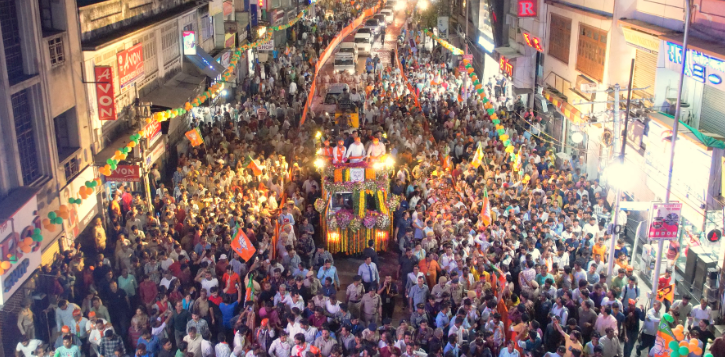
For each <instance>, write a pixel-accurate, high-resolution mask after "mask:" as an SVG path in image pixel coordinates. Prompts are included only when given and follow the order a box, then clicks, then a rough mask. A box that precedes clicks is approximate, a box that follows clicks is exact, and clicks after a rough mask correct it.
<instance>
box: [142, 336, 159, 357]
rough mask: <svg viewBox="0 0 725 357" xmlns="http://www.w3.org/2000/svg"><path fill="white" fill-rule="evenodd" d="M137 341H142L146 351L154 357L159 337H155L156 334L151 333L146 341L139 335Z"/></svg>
mask: <svg viewBox="0 0 725 357" xmlns="http://www.w3.org/2000/svg"><path fill="white" fill-rule="evenodd" d="M138 343H143V344H145V345H146V352H147V353H148V354H149V355H150V356H151V357H154V356H156V355H157V354H158V353H159V347H160V346H159V339H158V338H156V336H154V335H151V338H150V339H149V340H148V341H146V340H145V339H144V338H143V337H139V338H138Z"/></svg>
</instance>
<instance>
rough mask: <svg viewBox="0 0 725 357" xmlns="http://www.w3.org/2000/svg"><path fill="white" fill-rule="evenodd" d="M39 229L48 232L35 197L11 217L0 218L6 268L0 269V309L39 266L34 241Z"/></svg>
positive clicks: (0, 254)
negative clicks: (36, 231)
mask: <svg viewBox="0 0 725 357" xmlns="http://www.w3.org/2000/svg"><path fill="white" fill-rule="evenodd" d="M36 228H41V229H43V230H45V229H44V228H42V225H41V219H40V216H39V215H38V198H37V196H35V195H33V196H32V197H31V198H30V199H29V200H28V202H26V203H25V204H24V205H23V206H22V207H20V209H18V210H17V211H15V213H13V214H12V215H10V216H2V217H0V257H2V259H0V261H2V262H3V264H2V266H1V267H0V268H4V269H0V270H1V271H0V286H2V294H0V305H4V304H5V302H6V301H8V299H10V297H11V296H13V294H14V293H15V291H17V290H18V288H19V287H20V286H21V285H22V284H23V282H25V280H27V279H28V278H29V277H30V275H31V274H33V271H35V269H37V268H38V266H40V261H41V255H42V254H41V249H40V242H35V241H33V240H32V238H31V237H32V235H33V231H34V230H35V229H36ZM26 238H27V239H29V241H28V240H26Z"/></svg>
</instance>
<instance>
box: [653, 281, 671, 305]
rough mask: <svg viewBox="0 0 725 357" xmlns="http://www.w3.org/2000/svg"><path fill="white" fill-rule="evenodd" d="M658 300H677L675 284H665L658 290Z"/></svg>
mask: <svg viewBox="0 0 725 357" xmlns="http://www.w3.org/2000/svg"><path fill="white" fill-rule="evenodd" d="M657 300H658V301H664V300H668V301H670V302H674V301H675V284H670V285H667V286H665V287H664V288H662V289H658V290H657Z"/></svg>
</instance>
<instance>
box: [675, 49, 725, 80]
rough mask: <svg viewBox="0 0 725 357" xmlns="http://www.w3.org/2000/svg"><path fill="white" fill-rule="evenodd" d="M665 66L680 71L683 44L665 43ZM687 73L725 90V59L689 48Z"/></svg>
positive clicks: (695, 78)
mask: <svg viewBox="0 0 725 357" xmlns="http://www.w3.org/2000/svg"><path fill="white" fill-rule="evenodd" d="M665 50H666V51H667V55H666V56H665V68H667V69H669V70H671V71H675V72H677V73H679V72H680V69H681V68H682V46H681V45H679V44H676V43H672V42H666V43H665ZM685 60H686V61H687V64H686V66H685V74H686V75H687V76H688V77H690V78H692V79H694V80H696V81H698V82H700V83H704V84H707V85H709V86H712V87H715V88H717V89H719V90H722V91H725V83H723V79H725V60H724V59H723V58H717V57H715V56H711V55H709V54H706V53H704V52H700V51H698V50H695V49H691V48H688V49H687V58H686V59H685Z"/></svg>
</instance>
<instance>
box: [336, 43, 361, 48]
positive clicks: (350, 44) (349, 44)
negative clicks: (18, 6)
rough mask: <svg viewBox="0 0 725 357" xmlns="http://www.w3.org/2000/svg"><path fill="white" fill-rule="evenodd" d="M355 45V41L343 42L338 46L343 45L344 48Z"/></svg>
mask: <svg viewBox="0 0 725 357" xmlns="http://www.w3.org/2000/svg"><path fill="white" fill-rule="evenodd" d="M355 46H357V44H356V43H355V42H343V43H342V44H341V45H340V47H344V48H348V47H350V48H355Z"/></svg>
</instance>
